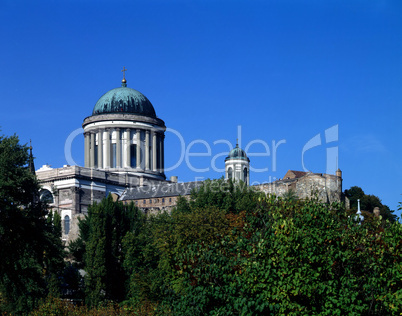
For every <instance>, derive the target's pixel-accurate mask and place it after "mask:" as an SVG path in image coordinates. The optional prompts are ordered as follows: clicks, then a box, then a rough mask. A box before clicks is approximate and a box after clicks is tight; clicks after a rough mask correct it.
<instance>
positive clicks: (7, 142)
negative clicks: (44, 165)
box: [0, 136, 64, 314]
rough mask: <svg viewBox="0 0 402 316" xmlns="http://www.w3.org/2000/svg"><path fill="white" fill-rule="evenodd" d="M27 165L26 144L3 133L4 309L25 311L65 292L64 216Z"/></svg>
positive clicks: (0, 248)
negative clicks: (51, 208) (43, 197)
mask: <svg viewBox="0 0 402 316" xmlns="http://www.w3.org/2000/svg"><path fill="white" fill-rule="evenodd" d="M27 165H28V147H27V146H23V145H20V144H19V140H18V137H17V136H11V137H4V136H0V312H13V313H17V314H19V313H26V312H27V311H29V310H30V309H32V308H33V307H35V306H36V305H37V303H38V301H39V300H40V299H41V298H43V297H45V296H46V295H47V294H48V293H51V294H52V295H54V296H58V295H60V293H61V279H60V276H61V274H62V271H63V268H64V262H63V257H64V253H63V250H62V245H61V239H60V238H61V232H60V227H61V226H60V216H58V215H55V216H52V213H48V211H47V209H46V205H44V204H43V203H42V202H41V201H40V200H39V191H38V190H39V186H38V183H37V181H36V178H35V176H34V175H33V174H32V173H30V171H29V169H28V167H27ZM54 224H55V225H54Z"/></svg>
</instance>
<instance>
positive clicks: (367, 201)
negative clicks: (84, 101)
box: [345, 186, 397, 222]
mask: <svg viewBox="0 0 402 316" xmlns="http://www.w3.org/2000/svg"><path fill="white" fill-rule="evenodd" d="M345 195H346V197H347V198H348V199H349V201H350V208H351V209H353V210H357V200H358V199H359V200H360V208H361V210H364V211H366V212H369V213H373V210H374V208H375V207H378V208H379V209H380V215H381V216H382V217H383V218H384V219H385V220H387V219H388V220H390V221H392V222H394V221H396V220H397V216H396V215H395V214H394V211H393V210H391V209H390V208H389V207H388V205H385V204H382V202H381V199H380V198H379V197H378V196H375V195H372V194H365V193H364V191H363V189H362V188H360V187H358V186H353V187H351V188H350V189H348V190H345Z"/></svg>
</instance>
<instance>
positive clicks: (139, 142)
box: [135, 129, 141, 168]
mask: <svg viewBox="0 0 402 316" xmlns="http://www.w3.org/2000/svg"><path fill="white" fill-rule="evenodd" d="M135 136H136V138H137V152H136V158H137V168H140V167H141V130H139V129H137V132H136V135H135Z"/></svg>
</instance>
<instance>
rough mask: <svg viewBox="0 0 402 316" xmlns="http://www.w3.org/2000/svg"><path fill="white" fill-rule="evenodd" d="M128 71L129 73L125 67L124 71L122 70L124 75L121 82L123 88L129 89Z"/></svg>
mask: <svg viewBox="0 0 402 316" xmlns="http://www.w3.org/2000/svg"><path fill="white" fill-rule="evenodd" d="M126 71H127V69H126V67H123V69H122V70H121V72H122V73H123V80H122V81H121V86H122V87H127V80H126Z"/></svg>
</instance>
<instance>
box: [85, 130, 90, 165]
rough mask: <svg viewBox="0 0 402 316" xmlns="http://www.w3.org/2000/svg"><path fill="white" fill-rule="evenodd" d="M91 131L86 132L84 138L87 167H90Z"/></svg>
mask: <svg viewBox="0 0 402 316" xmlns="http://www.w3.org/2000/svg"><path fill="white" fill-rule="evenodd" d="M89 137H90V136H89V133H88V132H86V133H84V139H85V146H84V153H85V154H84V156H85V167H87V168H89V146H90V145H89V141H90V139H89Z"/></svg>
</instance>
